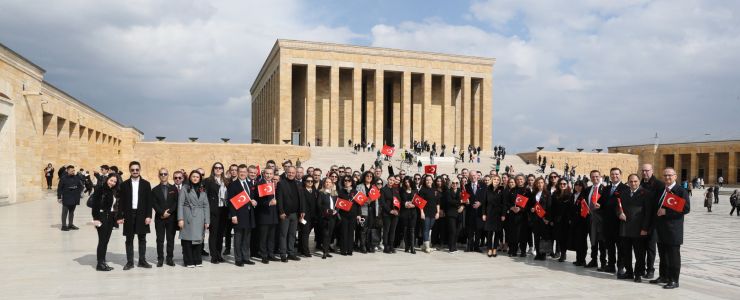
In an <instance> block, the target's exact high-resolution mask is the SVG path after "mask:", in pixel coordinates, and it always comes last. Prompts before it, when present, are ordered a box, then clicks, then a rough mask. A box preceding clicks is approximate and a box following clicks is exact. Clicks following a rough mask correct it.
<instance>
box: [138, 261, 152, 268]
mask: <svg viewBox="0 0 740 300" xmlns="http://www.w3.org/2000/svg"><path fill="white" fill-rule="evenodd" d="M138 266H139V267H142V268H146V269H149V268H151V267H152V265H150V264H149V263H148V262H146V260H140V261H139V264H138Z"/></svg>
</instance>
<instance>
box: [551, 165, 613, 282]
mask: <svg viewBox="0 0 740 300" xmlns="http://www.w3.org/2000/svg"><path fill="white" fill-rule="evenodd" d="M542 159H543V161H544V160H546V159H547V158H546V157H543V158H542ZM589 176H590V177H591V182H592V183H593V185H591V187H590V188H589V189H588V191H586V194H587V195H588V196H587V197H586V202H587V203H588V208H589V209H590V210H591V215H590V216H591V219H590V223H589V227H590V228H589V232H588V236H589V241H590V243H591V261H589V262H588V264H586V268H596V267H598V266H599V262H601V268H602V269H603V268H605V267H606V247H605V242H604V233H603V230H604V228H603V226H602V217H601V214H600V213H599V212H598V209H599V207H600V205H599V201H600V200H601V197H602V195H603V194H604V193H605V188H604V187H603V186H602V185H601V172H599V171H598V170H592V171H591V173H589Z"/></svg>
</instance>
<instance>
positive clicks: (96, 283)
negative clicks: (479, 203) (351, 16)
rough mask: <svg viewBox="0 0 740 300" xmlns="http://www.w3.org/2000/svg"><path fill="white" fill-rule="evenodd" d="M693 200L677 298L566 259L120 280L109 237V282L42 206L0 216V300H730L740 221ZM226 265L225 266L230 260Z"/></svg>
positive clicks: (86, 234)
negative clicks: (53, 299) (501, 299)
mask: <svg viewBox="0 0 740 300" xmlns="http://www.w3.org/2000/svg"><path fill="white" fill-rule="evenodd" d="M701 192H702V190H695V191H694V197H693V198H692V211H691V213H690V214H689V215H687V217H686V239H685V241H686V242H685V244H684V246H683V247H682V248H681V250H682V251H681V252H682V256H683V266H682V270H681V273H682V274H681V288H679V289H675V290H670V291H667V290H664V289H662V288H660V287H659V286H655V285H651V284H648V283H642V284H636V283H633V282H632V281H628V280H626V281H620V280H616V279H614V276H613V275H609V274H606V273H598V272H596V271H594V270H593V269H584V268H581V267H574V266H573V265H572V264H571V263H570V262H571V261H572V259H573V253H572V252H569V258H570V259H569V261H568V262H565V263H558V262H557V261H555V260H547V261H546V262H535V261H533V260H532V257H531V256H529V257H527V258H526V259H521V258H517V259H512V258H509V257H504V256H498V257H496V258H488V257H486V256H485V255H483V254H478V253H476V254H472V253H459V254H448V253H447V252H445V251H437V252H434V253H432V254H424V253H421V252H418V253H417V254H416V255H411V254H407V253H403V252H400V253H397V254H395V255H387V254H382V253H376V254H365V255H363V254H359V253H357V254H355V255H354V256H352V257H343V256H339V255H336V256H335V257H334V258H331V259H328V260H322V259H320V258H319V257H316V256H314V257H313V258H311V259H303V260H301V261H300V262H290V263H279V262H278V263H270V264H269V265H262V264H257V265H254V266H245V267H244V268H238V267H236V266H234V265H233V264H232V263H226V264H219V265H212V264H210V263H208V262H205V263H204V266H203V268H196V269H188V268H184V267H182V258H181V255H180V253H179V252H180V246H179V243H178V245H177V246H176V248H175V263H176V264H177V266H175V267H168V266H166V265H165V267H163V268H156V267H154V268H152V269H142V268H135V269H133V270H131V271H126V272H124V271H122V266H123V264H124V262H125V254H124V242H123V237H122V236H121V231H118V230H115V231H113V236H112V238H111V242H110V246H109V248H108V251H109V254H108V261H110V265H111V266H113V267H114V268H115V270H113V271H112V272H108V273H101V272H96V271H95V269H94V264H95V245H96V242H97V235H96V233H95V230H94V229H93V226H92V225H91V217H90V210H89V209H88V208H86V207H85V206H84V205H83V206H80V207H79V208H78V210H77V212H76V214H77V216H76V220H77V222H76V223H77V224H78V225H79V226H80V227H81V228H80V230H79V231H69V232H62V231H60V230H59V226H60V224H59V214H60V205H58V204H57V203H56V201H54V196H53V195H52V194H47V195H45V196H44V197H43V198H42V199H38V200H35V201H28V202H24V203H19V204H16V205H10V206H4V207H0V226H2V228H4V230H3V231H2V232H3V233H2V241H3V251H2V252H1V253H0V261H2V262H3V263H2V264H0V272H2V273H3V274H5V275H4V276H3V277H4V280H2V281H1V282H0V290H2V291H3V295H2V298H3V299H46V298H68V299H93V298H100V297H106V298H121V299H123V298H127V299H131V298H134V299H136V298H143V299H206V298H208V299H215V298H219V299H229V298H234V299H236V298H238V299H348V298H353V299H424V298H426V299H463V298H465V299H474V298H478V299H500V298H509V299H511V298H516V299H524V298H548V299H552V298H563V299H570V298H589V299H604V298H613V299H627V298H633V299H637V298H640V299H714V298H723V299H737V297H738V295H740V258H738V255H737V245H738V244H740V236H739V235H738V234H737V227H738V225H740V217H736V216H732V217H730V216H728V215H727V214H728V212H729V204H728V203H729V202H728V197H729V196H728V192H731V190H730V189H727V188H725V189H724V190H723V194H722V195H720V203H719V204H715V206H714V211H713V212H712V213H707V212H706V209H703V207H702V201H701V195H700V194H701ZM152 230H153V229H152ZM154 238H155V235H154V234H153V233H152V234H150V235H148V238H147V240H148V244H147V246H148V249H147V257H148V260H149V261H150V262H154V261H155V257H156V251H155V248H154V247H155V244H154ZM312 244H313V243H312ZM226 259H227V261H229V262H232V261H233V257H231V256H226ZM656 267H657V262H656Z"/></svg>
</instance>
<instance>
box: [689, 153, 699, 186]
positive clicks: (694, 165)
mask: <svg viewBox="0 0 740 300" xmlns="http://www.w3.org/2000/svg"><path fill="white" fill-rule="evenodd" d="M698 175H699V156H698V155H696V152H695V151H692V152H691V166H690V167H689V180H691V179H693V178H694V177H696V176H698Z"/></svg>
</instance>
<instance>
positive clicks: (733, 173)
mask: <svg viewBox="0 0 740 300" xmlns="http://www.w3.org/2000/svg"><path fill="white" fill-rule="evenodd" d="M727 155H728V158H727V168H728V169H729V170H728V171H727V176H725V184H736V183H737V154H736V153H735V152H734V151H729V152H728V153H727Z"/></svg>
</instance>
